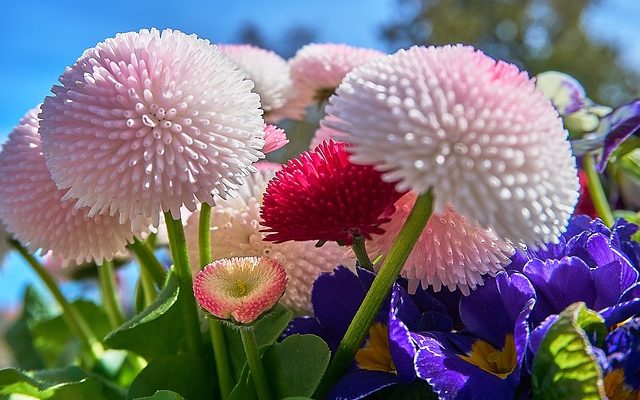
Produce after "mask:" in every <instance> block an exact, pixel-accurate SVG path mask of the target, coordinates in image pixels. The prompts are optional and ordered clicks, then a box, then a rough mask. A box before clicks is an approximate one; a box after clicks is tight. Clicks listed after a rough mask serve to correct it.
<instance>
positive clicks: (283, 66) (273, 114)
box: [218, 44, 299, 123]
mask: <svg viewBox="0 0 640 400" xmlns="http://www.w3.org/2000/svg"><path fill="white" fill-rule="evenodd" d="M218 48H219V49H220V50H221V51H222V52H223V53H224V54H226V55H227V56H229V58H231V59H232V60H233V61H235V62H236V64H238V67H240V69H241V70H243V71H244V72H245V73H246V74H247V78H248V79H251V80H252V81H253V83H254V84H255V86H254V88H253V91H254V92H255V93H257V94H259V95H260V103H261V104H262V109H263V110H264V119H265V121H267V122H270V123H273V122H277V121H279V120H281V119H284V118H296V117H298V115H299V114H293V115H289V112H290V110H289V109H287V108H285V105H286V104H287V101H288V99H289V97H290V96H291V95H292V93H293V81H292V80H291V72H290V69H289V64H288V63H287V61H286V60H285V59H284V58H282V57H280V56H279V55H277V54H276V53H274V52H273V51H269V50H265V49H261V48H259V47H256V46H252V45H248V44H242V45H230V44H226V45H218Z"/></svg>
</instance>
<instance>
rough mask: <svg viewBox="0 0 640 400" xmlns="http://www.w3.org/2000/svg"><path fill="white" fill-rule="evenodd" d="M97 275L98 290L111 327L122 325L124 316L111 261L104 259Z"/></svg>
mask: <svg viewBox="0 0 640 400" xmlns="http://www.w3.org/2000/svg"><path fill="white" fill-rule="evenodd" d="M98 275H99V278H100V291H101V293H102V304H103V305H104V308H105V310H106V311H107V317H109V323H110V324H111V327H112V328H115V327H118V326H120V325H122V323H123V322H124V316H123V315H122V309H121V308H120V302H119V301H118V293H117V290H118V287H117V284H116V276H115V272H114V270H113V263H112V262H111V261H105V262H103V263H102V265H101V266H100V267H98Z"/></svg>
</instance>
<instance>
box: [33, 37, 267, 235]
mask: <svg viewBox="0 0 640 400" xmlns="http://www.w3.org/2000/svg"><path fill="white" fill-rule="evenodd" d="M60 83H61V85H58V86H54V87H53V89H52V92H53V96H50V97H47V98H46V99H45V101H44V105H43V107H42V114H41V118H42V124H41V128H40V129H41V134H42V141H43V143H42V148H43V150H44V154H45V158H46V160H47V166H48V167H49V169H50V170H51V174H52V177H53V180H54V181H55V182H56V184H57V186H58V188H59V189H69V190H68V192H67V193H66V195H65V199H77V200H76V207H90V208H91V211H90V213H89V215H90V216H94V215H96V214H108V215H118V214H119V215H120V216H121V220H126V219H131V218H133V217H136V216H139V215H142V216H145V217H151V218H153V222H154V225H155V226H157V224H158V218H159V214H160V212H168V211H170V212H171V214H172V216H173V217H174V218H179V217H180V207H181V206H183V205H184V206H185V207H186V208H187V209H189V210H191V211H193V210H195V208H196V205H197V204H198V203H199V202H206V203H208V204H211V205H213V200H212V193H214V194H217V195H219V196H221V197H223V198H224V197H226V196H227V194H228V193H232V192H233V191H234V190H235V189H236V188H237V187H238V186H239V185H241V184H242V180H243V177H244V176H246V175H247V174H248V173H250V172H251V171H253V168H252V167H251V164H253V163H254V162H256V161H257V160H259V159H260V158H262V157H263V156H264V155H263V154H262V152H261V151H260V150H261V149H262V146H263V145H264V141H263V136H264V133H263V131H262V124H263V120H262V118H261V114H262V111H261V110H260V99H259V96H258V95H257V94H255V93H252V91H251V90H252V88H253V83H252V82H251V81H249V80H245V79H244V73H243V72H241V71H240V70H239V69H238V68H237V66H236V65H235V63H234V62H233V61H231V60H230V59H229V58H228V57H227V56H225V55H224V54H222V52H220V51H219V50H218V49H217V48H216V47H215V46H213V45H211V44H210V43H209V41H207V40H203V39H199V38H197V37H196V36H195V35H186V34H184V33H182V32H179V31H173V30H169V29H167V30H164V31H162V32H159V31H158V30H156V29H152V30H141V31H140V32H128V33H122V34H117V35H116V36H115V37H114V38H110V39H107V40H105V41H104V42H101V43H99V44H98V45H96V47H94V48H91V49H88V50H86V51H85V52H84V54H83V55H82V56H81V57H80V58H79V59H78V60H77V61H76V63H75V64H74V65H73V66H71V67H69V68H67V70H66V71H65V73H64V74H63V75H62V76H61V77H60Z"/></svg>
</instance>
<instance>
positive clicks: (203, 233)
mask: <svg viewBox="0 0 640 400" xmlns="http://www.w3.org/2000/svg"><path fill="white" fill-rule="evenodd" d="M198 249H199V252H200V268H204V266H205V265H207V264H209V263H210V262H211V261H212V260H211V258H212V256H211V206H210V205H208V204H206V203H202V206H201V207H200V221H199V225H198ZM209 332H210V335H211V345H212V346H213V357H214V358H215V361H216V373H217V374H218V383H219V385H220V397H221V398H222V400H226V399H227V398H229V394H230V393H231V391H232V390H233V387H234V382H233V377H232V376H231V367H230V365H229V354H228V352H227V344H226V340H225V337H224V331H223V330H222V326H221V324H220V322H219V321H217V320H215V319H209Z"/></svg>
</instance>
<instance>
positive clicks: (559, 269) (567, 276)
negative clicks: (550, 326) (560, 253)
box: [524, 257, 596, 322]
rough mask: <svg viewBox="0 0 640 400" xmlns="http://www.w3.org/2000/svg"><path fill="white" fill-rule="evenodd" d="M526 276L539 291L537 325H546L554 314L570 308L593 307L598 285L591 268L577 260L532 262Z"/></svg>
mask: <svg viewBox="0 0 640 400" xmlns="http://www.w3.org/2000/svg"><path fill="white" fill-rule="evenodd" d="M524 274H525V275H526V276H527V278H529V280H530V281H531V283H533V286H534V287H535V289H536V292H537V294H538V300H537V303H536V306H535V308H534V310H533V316H532V318H533V321H534V322H536V321H542V320H544V319H545V318H546V317H547V316H549V315H551V314H559V313H560V312H561V311H562V310H564V309H565V307H567V306H568V305H570V304H573V303H575V302H576V301H584V302H585V303H586V304H587V307H590V308H591V307H592V305H593V302H594V301H595V297H596V296H595V291H596V290H595V285H594V283H593V278H592V276H591V270H590V269H589V266H588V265H587V264H585V263H584V261H582V260H581V259H579V258H577V257H564V258H562V259H561V260H546V261H541V260H531V261H530V262H528V263H527V265H526V266H525V267H524Z"/></svg>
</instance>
